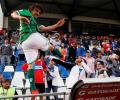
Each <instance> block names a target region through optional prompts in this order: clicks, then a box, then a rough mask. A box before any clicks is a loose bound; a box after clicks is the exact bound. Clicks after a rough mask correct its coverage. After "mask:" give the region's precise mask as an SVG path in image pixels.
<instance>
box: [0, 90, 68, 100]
mask: <svg viewBox="0 0 120 100" xmlns="http://www.w3.org/2000/svg"><path fill="white" fill-rule="evenodd" d="M55 95H63V98H62V100H65V96H66V95H69V93H66V92H59V93H58V92H54V93H40V94H29V95H14V96H1V97H0V100H5V99H11V98H12V99H13V98H26V97H38V96H39V97H40V96H45V97H46V96H55Z"/></svg>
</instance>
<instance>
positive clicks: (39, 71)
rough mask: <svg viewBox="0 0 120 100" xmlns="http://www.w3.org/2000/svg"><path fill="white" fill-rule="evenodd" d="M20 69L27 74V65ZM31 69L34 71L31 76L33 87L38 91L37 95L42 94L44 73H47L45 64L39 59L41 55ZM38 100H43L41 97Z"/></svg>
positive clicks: (33, 98)
mask: <svg viewBox="0 0 120 100" xmlns="http://www.w3.org/2000/svg"><path fill="white" fill-rule="evenodd" d="M22 69H23V71H24V72H27V70H28V64H27V63H25V64H24V65H23V66H22ZM33 69H34V70H33V71H34V72H33V73H34V74H33V76H34V82H35V86H36V88H37V90H38V91H39V93H44V92H45V71H47V66H46V64H45V62H44V61H43V60H42V59H41V55H40V56H39V59H38V60H36V61H35V64H34V66H33ZM32 100H35V97H32ZM40 100H43V97H40Z"/></svg>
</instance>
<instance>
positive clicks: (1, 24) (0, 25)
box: [0, 4, 3, 28]
mask: <svg viewBox="0 0 120 100" xmlns="http://www.w3.org/2000/svg"><path fill="white" fill-rule="evenodd" d="M0 28H3V12H2V8H1V4H0Z"/></svg>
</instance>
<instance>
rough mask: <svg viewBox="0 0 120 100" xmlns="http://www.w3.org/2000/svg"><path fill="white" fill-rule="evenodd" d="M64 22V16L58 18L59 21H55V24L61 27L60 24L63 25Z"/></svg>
mask: <svg viewBox="0 0 120 100" xmlns="http://www.w3.org/2000/svg"><path fill="white" fill-rule="evenodd" d="M64 23H65V18H63V19H61V20H59V21H58V22H57V25H58V27H61V26H63V25H64Z"/></svg>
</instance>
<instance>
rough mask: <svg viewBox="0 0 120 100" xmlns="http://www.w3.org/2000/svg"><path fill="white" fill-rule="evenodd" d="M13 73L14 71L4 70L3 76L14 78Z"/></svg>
mask: <svg viewBox="0 0 120 100" xmlns="http://www.w3.org/2000/svg"><path fill="white" fill-rule="evenodd" d="M13 74H14V73H13V72H3V77H4V78H5V79H9V80H12V78H13Z"/></svg>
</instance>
